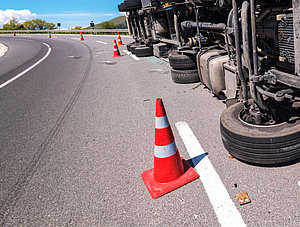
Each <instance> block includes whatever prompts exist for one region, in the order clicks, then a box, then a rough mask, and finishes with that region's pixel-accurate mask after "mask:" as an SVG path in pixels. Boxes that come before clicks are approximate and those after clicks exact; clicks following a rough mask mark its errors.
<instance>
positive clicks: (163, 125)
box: [141, 98, 199, 199]
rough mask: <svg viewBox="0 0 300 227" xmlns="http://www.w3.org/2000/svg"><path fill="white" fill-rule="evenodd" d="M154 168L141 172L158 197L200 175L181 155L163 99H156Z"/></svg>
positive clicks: (149, 188)
mask: <svg viewBox="0 0 300 227" xmlns="http://www.w3.org/2000/svg"><path fill="white" fill-rule="evenodd" d="M155 115H156V120H155V148H154V168H153V169H149V170H146V171H145V172H143V173H142V174H141V176H142V179H143V181H144V184H145V185H146V187H147V189H148V191H149V193H150V195H151V197H152V198H153V199H156V198H158V197H160V196H162V195H164V194H167V193H169V192H171V191H173V190H175V189H177V188H179V187H181V186H183V185H185V184H187V183H189V182H191V181H193V180H195V179H197V178H198V177H199V175H198V173H197V172H196V171H195V170H194V169H193V168H192V167H191V166H190V165H189V164H188V163H187V161H185V160H184V159H183V158H181V157H180V155H179V152H178V150H177V147H176V144H175V139H174V136H173V133H172V129H171V126H170V124H169V121H168V118H167V116H166V111H165V108H164V105H163V102H162V99H160V98H159V99H157V100H156V114H155Z"/></svg>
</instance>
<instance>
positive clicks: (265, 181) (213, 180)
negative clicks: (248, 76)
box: [0, 35, 300, 226]
mask: <svg viewBox="0 0 300 227" xmlns="http://www.w3.org/2000/svg"><path fill="white" fill-rule="evenodd" d="M52 37H53V38H51V39H49V38H48V35H17V36H16V37H12V36H11V35H0V43H5V44H6V45H7V46H8V47H9V50H8V52H7V53H6V54H5V55H4V56H3V57H1V58H0V86H1V84H3V83H5V82H6V81H9V80H10V79H11V78H14V77H15V76H16V75H21V74H22V72H24V70H26V69H28V67H31V66H32V65H34V64H36V63H37V62H39V61H40V60H41V59H43V57H45V56H46V54H47V53H49V49H48V47H47V45H49V46H50V48H51V52H50V54H49V56H48V57H46V58H45V59H44V60H43V61H41V62H40V63H39V64H38V65H36V66H35V67H34V68H32V69H31V70H29V71H28V72H26V73H23V74H22V76H21V77H19V78H17V79H16V80H14V81H12V82H11V83H9V84H7V85H5V86H4V87H2V88H0V144H1V146H0V226H220V225H223V226H234V225H226V224H224V223H226V222H227V221H228V222H230V221H231V223H232V222H233V221H235V220H238V221H239V223H244V224H246V225H248V226H299V223H300V222H299V220H300V213H299V212H300V210H299V204H300V197H299V190H300V182H299V181H300V174H299V167H300V163H295V164H293V165H289V166H283V167H277V168H263V167H258V166H251V165H248V164H245V163H242V162H240V161H237V160H235V159H229V158H228V156H229V155H228V152H227V151H226V150H225V148H224V147H223V144H222V142H221V138H220V129H219V117H220V114H221V113H222V111H223V110H224V108H225V105H224V104H223V103H222V102H221V101H220V100H217V99H216V98H214V97H213V96H212V95H211V94H210V93H209V92H208V90H207V89H206V88H204V87H203V86H202V85H199V84H187V85H178V84H174V83H173V82H172V79H171V77H170V69H169V65H168V63H166V62H165V61H162V60H159V59H157V58H155V57H146V58H140V59H136V58H133V57H131V56H130V55H128V54H127V53H126V52H124V51H123V50H126V46H120V47H119V48H120V49H121V54H122V55H124V56H123V57H118V58H112V55H113V39H116V38H117V37H112V36H84V38H85V40H84V41H82V42H81V41H79V36H78V35H53V36H52ZM122 40H123V42H124V43H129V42H131V41H132V40H131V39H130V38H128V37H123V38H122ZM43 43H45V44H47V45H45V44H43ZM158 97H161V98H163V101H164V104H165V107H166V112H167V115H168V118H169V121H170V125H171V127H172V129H173V133H174V136H175V138H176V144H177V147H178V149H179V151H180V154H181V156H183V157H184V158H185V159H187V160H188V159H190V158H191V157H190V156H189V153H188V152H187V150H188V151H189V150H190V149H191V148H192V149H194V148H195V147H197V146H198V145H197V143H196V142H195V141H194V142H193V144H188V143H189V140H191V138H192V136H191V135H190V134H189V135H188V136H187V134H186V131H179V132H178V131H177V128H178V127H177V126H178V125H179V126H180V125H181V127H183V126H185V124H184V123H182V121H184V122H186V123H187V124H188V125H189V127H190V128H191V130H192V132H193V133H194V135H195V138H196V140H198V142H199V143H200V144H201V145H202V147H203V150H204V152H205V153H206V155H204V156H205V157H204V158H203V156H202V158H203V159H201V160H200V159H198V162H199V163H198V165H199V164H200V165H202V163H205V162H206V163H207V160H208V159H209V160H210V162H211V166H210V170H208V169H206V170H205V171H204V172H200V179H198V180H196V181H194V182H192V183H190V184H188V185H186V186H184V187H182V188H180V189H178V190H175V191H173V192H171V193H169V194H167V195H164V196H162V197H160V198H158V199H155V200H153V199H151V197H150V195H149V193H148V191H147V189H146V187H145V185H144V184H143V182H142V179H141V176H140V175H141V173H142V172H143V171H145V170H148V169H150V168H152V167H153V149H154V122H155V118H154V116H155V99H156V98H158ZM178 122H181V123H180V124H178ZM175 123H177V124H176V126H175ZM186 137H187V139H186ZM182 138H185V139H184V141H183V139H182ZM186 141H188V142H186ZM198 147H199V146H198ZM193 160H194V159H193ZM205 160H206V161H205ZM198 165H197V166H198ZM207 166H208V165H206V166H203V167H207ZM204 169H205V168H204ZM212 169H213V170H215V172H213V171H212ZM197 171H198V170H197ZM207 182H208V183H207ZM220 182H221V183H220ZM209 184H210V186H209ZM216 185H217V186H216ZM219 186H222V187H223V188H224V190H225V192H224V193H223V194H222V196H224V198H223V197H220V195H218V194H216V192H218V190H219V189H220V188H222V187H220V188H219ZM241 192H247V193H248V195H249V196H250V199H251V200H252V202H251V203H249V204H246V205H243V206H240V205H239V203H238V201H237V199H236V194H238V193H241ZM226 193H227V194H226ZM214 196H216V197H215V198H214ZM225 197H226V198H225ZM227 197H228V198H227ZM216 198H218V199H216ZM226 199H227V200H226ZM216 200H217V201H216ZM225 200H226V201H229V202H230V201H231V203H232V204H229V205H228V204H226V203H225V202H224V201H225ZM216 204H217V205H216ZM233 211H234V212H235V214H238V215H233V213H231V212H233ZM228 222H227V223H228ZM236 223H238V222H236ZM236 225H237V224H236ZM239 226H242V225H239Z"/></svg>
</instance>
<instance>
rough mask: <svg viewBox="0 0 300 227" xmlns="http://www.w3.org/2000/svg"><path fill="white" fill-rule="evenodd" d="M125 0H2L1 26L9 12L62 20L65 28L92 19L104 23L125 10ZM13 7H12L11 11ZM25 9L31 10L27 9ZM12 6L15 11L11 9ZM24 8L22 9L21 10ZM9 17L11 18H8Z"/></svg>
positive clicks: (28, 17) (18, 17) (20, 15)
mask: <svg viewBox="0 0 300 227" xmlns="http://www.w3.org/2000/svg"><path fill="white" fill-rule="evenodd" d="M123 1H124V0H97V1H96V0H60V1H59V0H51V1H41V0H28V1H24V0H6V1H5V0H3V1H1V3H0V27H2V25H3V23H5V22H6V21H7V20H8V19H9V17H10V16H14V17H15V18H17V19H18V20H19V21H24V20H28V19H34V18H35V19H36V18H38V19H43V20H46V21H47V22H51V23H55V24H57V23H58V22H60V23H61V27H62V28H71V27H74V26H83V27H87V26H89V24H90V21H94V23H95V24H96V23H101V22H103V21H107V20H110V19H112V18H115V17H117V16H121V15H122V14H121V13H120V12H119V11H118V4H120V3H121V2H123ZM8 9H10V11H8ZM24 9H26V10H29V11H30V12H28V11H26V13H25V11H24ZM11 10H13V11H11ZM20 10H23V11H20ZM7 18H8V19H7Z"/></svg>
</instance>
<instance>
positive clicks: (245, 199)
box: [236, 192, 251, 205]
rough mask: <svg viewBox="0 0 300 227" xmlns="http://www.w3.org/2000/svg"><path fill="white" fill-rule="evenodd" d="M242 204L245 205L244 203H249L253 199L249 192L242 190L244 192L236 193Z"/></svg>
mask: <svg viewBox="0 0 300 227" xmlns="http://www.w3.org/2000/svg"><path fill="white" fill-rule="evenodd" d="M236 197H237V199H238V201H239V203H240V205H244V204H247V203H251V200H250V198H249V196H248V194H247V192H242V193H239V194H237V195H236Z"/></svg>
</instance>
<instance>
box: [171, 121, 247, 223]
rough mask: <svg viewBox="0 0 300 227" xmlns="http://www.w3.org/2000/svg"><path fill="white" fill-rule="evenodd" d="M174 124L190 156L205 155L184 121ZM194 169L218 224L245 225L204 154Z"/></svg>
mask: <svg viewBox="0 0 300 227" xmlns="http://www.w3.org/2000/svg"><path fill="white" fill-rule="evenodd" d="M175 125H176V127H177V130H178V132H179V134H180V136H181V138H182V140H183V142H184V144H185V146H186V149H187V151H188V153H189V154H190V156H191V158H194V157H197V156H199V155H205V152H204V150H203V148H202V147H201V145H200V143H199V142H198V140H197V138H196V136H195V135H194V133H193V132H192V130H191V129H190V127H189V126H188V124H187V123H186V122H177V123H176V124H175ZM195 169H196V171H197V172H198V174H199V175H200V180H201V181H202V184H203V186H204V189H205V191H206V193H207V195H208V197H209V200H210V202H211V204H212V206H213V208H214V210H215V213H216V215H217V218H218V221H219V223H220V225H221V226H228V227H233V226H237V227H241V226H246V224H245V222H244V221H243V219H242V216H241V214H240V213H239V211H238V210H237V208H236V207H235V205H234V203H233V202H232V200H231V199H230V196H229V194H228V192H227V190H226V188H225V186H224V185H223V183H222V180H221V179H220V177H219V175H218V174H217V172H216V171H215V169H214V167H213V165H212V164H211V162H210V161H209V159H208V157H207V156H205V157H204V158H203V159H202V160H201V161H200V162H199V163H198V164H197V165H196V166H195Z"/></svg>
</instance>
